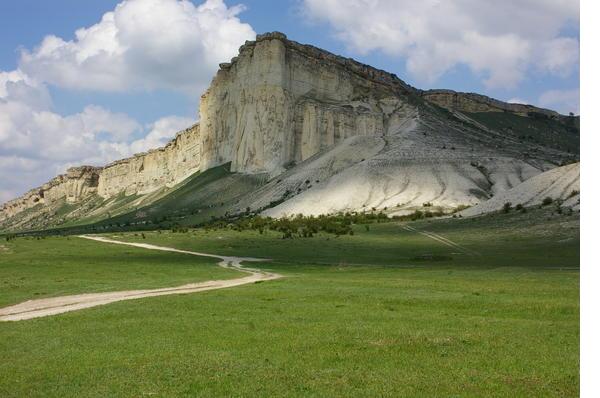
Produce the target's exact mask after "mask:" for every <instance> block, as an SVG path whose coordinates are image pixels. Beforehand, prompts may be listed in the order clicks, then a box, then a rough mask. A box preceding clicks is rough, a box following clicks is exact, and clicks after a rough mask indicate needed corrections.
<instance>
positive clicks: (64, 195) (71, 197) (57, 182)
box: [0, 166, 101, 220]
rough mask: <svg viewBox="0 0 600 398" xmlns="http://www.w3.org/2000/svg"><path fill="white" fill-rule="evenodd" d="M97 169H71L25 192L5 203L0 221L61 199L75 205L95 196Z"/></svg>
mask: <svg viewBox="0 0 600 398" xmlns="http://www.w3.org/2000/svg"><path fill="white" fill-rule="evenodd" d="M100 170H101V169H100V168H99V167H93V166H80V167H72V168H70V169H68V170H67V173H66V174H61V175H59V176H57V177H54V178H53V179H52V180H50V181H49V182H47V183H46V184H44V185H42V186H41V187H39V188H35V189H32V190H30V191H29V192H27V193H26V194H25V195H23V196H22V197H20V198H17V199H14V200H11V201H9V202H7V203H5V204H4V205H3V206H2V208H0V220H4V219H6V218H9V217H12V216H14V215H15V214H17V213H20V212H22V211H24V210H27V209H30V208H32V207H35V206H38V205H49V204H52V203H54V202H57V201H59V200H61V199H65V201H66V202H67V203H77V202H79V201H80V200H81V199H82V198H86V197H89V196H90V195H92V194H95V193H96V192H97V190H98V180H99V172H100Z"/></svg>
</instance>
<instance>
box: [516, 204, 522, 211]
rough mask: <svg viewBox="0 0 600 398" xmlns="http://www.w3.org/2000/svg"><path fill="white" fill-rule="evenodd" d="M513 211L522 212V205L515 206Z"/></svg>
mask: <svg viewBox="0 0 600 398" xmlns="http://www.w3.org/2000/svg"><path fill="white" fill-rule="evenodd" d="M515 210H518V211H521V210H523V205H522V204H521V203H519V204H518V205H516V206H515Z"/></svg>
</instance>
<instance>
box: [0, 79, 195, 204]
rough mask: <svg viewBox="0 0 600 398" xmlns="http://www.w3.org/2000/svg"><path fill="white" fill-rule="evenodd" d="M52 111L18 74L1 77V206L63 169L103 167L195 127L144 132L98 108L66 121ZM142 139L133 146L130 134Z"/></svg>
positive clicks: (175, 121) (168, 124)
mask: <svg viewBox="0 0 600 398" xmlns="http://www.w3.org/2000/svg"><path fill="white" fill-rule="evenodd" d="M40 98H42V99H43V100H40ZM51 105H52V104H51V100H50V96H49V95H48V90H47V88H46V87H45V86H44V85H43V84H39V83H37V82H36V81H35V80H33V79H31V78H30V77H28V76H27V75H26V74H24V73H23V72H22V71H20V70H15V71H11V72H2V71H0V203H2V202H4V201H6V200H8V199H11V198H13V197H15V196H17V195H18V194H22V193H24V192H25V191H27V190H29V189H31V188H33V187H35V186H39V185H41V184H42V183H44V182H46V181H48V180H49V179H50V178H52V177H54V176H55V175H57V174H60V173H63V172H64V171H65V170H66V169H67V168H68V167H71V166H76V165H82V164H91V165H104V164H106V163H108V162H111V161H113V160H116V159H121V158H124V157H127V156H130V155H132V154H133V153H136V152H141V151H146V150H148V149H150V148H153V147H159V146H161V145H163V144H164V143H165V142H166V141H168V140H169V139H171V138H172V137H173V136H174V135H175V133H176V132H177V131H179V130H181V129H184V128H185V127H188V126H189V125H191V124H192V123H193V122H194V121H193V119H190V118H185V117H179V116H168V117H164V118H161V119H158V120H157V121H156V122H154V123H151V124H149V125H148V126H145V128H144V127H143V126H142V125H141V124H140V123H139V122H138V121H136V120H135V119H133V118H131V117H129V116H128V115H126V114H123V113H116V112H111V111H110V110H108V109H105V108H103V107H100V106H97V105H88V106H86V107H85V108H84V109H83V110H82V111H81V112H78V113H74V114H71V115H67V116H63V115H59V114H57V113H55V112H53V111H52V109H51ZM144 133H145V136H144V138H141V139H138V140H134V138H133V137H134V134H135V135H139V134H144Z"/></svg>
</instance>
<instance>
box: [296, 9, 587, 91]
mask: <svg viewBox="0 0 600 398" xmlns="http://www.w3.org/2000/svg"><path fill="white" fill-rule="evenodd" d="M303 6H304V11H305V14H306V15H307V16H308V17H309V19H310V20H312V21H316V22H325V23H327V24H329V25H330V26H331V27H332V28H333V30H334V32H335V35H336V37H337V38H338V39H340V40H342V41H343V42H344V43H345V44H346V45H347V46H348V47H349V48H350V49H351V50H354V51H356V52H358V53H361V54H366V53H368V52H371V51H376V50H379V51H382V52H384V53H386V54H388V55H392V56H401V57H405V58H406V65H407V69H408V71H409V72H410V73H411V74H413V75H414V76H415V77H417V78H418V79H420V80H423V81H427V82H430V83H431V82H434V81H435V80H436V79H437V78H439V77H440V76H441V75H442V74H444V73H445V72H447V71H449V70H451V69H452V68H454V67H456V66H458V65H466V66H468V67H469V68H470V69H471V70H472V71H473V72H475V73H477V74H479V75H480V76H481V77H482V79H483V80H484V83H485V84H486V85H487V86H488V87H490V88H498V87H513V86H515V85H516V84H517V83H519V82H520V81H521V80H522V79H523V78H524V77H525V75H526V74H527V73H528V72H529V71H535V72H541V73H548V74H556V75H560V76H565V75H568V74H570V73H572V72H573V71H574V70H576V68H577V66H578V63H579V41H578V40H577V39H575V38H571V37H566V36H562V35H561V32H563V30H564V29H565V28H566V27H569V26H571V27H572V26H578V24H579V2H578V1H577V0H519V1H517V0H507V1H481V0H444V1H439V0H421V1H411V0H303Z"/></svg>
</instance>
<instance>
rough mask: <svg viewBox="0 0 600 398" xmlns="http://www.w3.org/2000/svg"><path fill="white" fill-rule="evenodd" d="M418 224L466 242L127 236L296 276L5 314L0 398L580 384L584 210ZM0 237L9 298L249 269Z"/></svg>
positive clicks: (0, 265)
mask: <svg viewBox="0 0 600 398" xmlns="http://www.w3.org/2000/svg"><path fill="white" fill-rule="evenodd" d="M410 225H411V226H413V227H415V228H417V229H418V230H425V231H430V232H435V233H438V234H440V235H442V236H444V237H446V238H449V239H451V240H452V241H454V242H456V243H457V244H458V245H459V246H460V247H461V249H457V248H456V247H454V246H447V245H445V244H442V243H440V242H439V241H436V240H433V239H431V238H429V237H427V236H424V235H421V234H418V233H415V232H411V231H407V230H405V229H404V228H403V226H404V224H400V223H392V222H389V223H382V224H371V225H370V227H369V230H368V231H367V230H366V228H365V227H364V226H360V225H359V226H354V229H355V235H354V236H342V237H338V238H335V237H333V236H332V235H319V236H316V237H314V238H306V239H293V240H282V239H281V238H280V234H278V233H274V232H267V233H265V234H264V235H260V234H258V233H257V232H235V231H229V230H217V231H204V230H193V231H190V232H188V233H166V232H164V231H163V232H162V233H160V234H159V233H146V239H142V237H141V235H138V236H135V235H134V234H125V233H124V234H116V236H119V235H120V236H119V239H122V240H131V241H143V242H146V243H156V244H161V245H164V246H171V247H179V248H185V249H189V250H199V251H204V252H214V253H219V254H238V255H243V256H257V257H268V258H271V259H273V261H272V262H268V263H264V264H261V265H260V267H261V268H264V269H269V270H275V271H276V272H279V273H281V274H283V275H284V276H285V277H284V278H282V279H279V280H275V281H268V282H262V283H257V284H253V285H246V286H240V287H236V288H232V289H225V290H217V291H211V292H204V293H196V294H190V295H182V296H165V297H155V298H148V299H142V300H133V301H127V302H121V303H115V304H111V305H107V306H102V307H96V308H92V309H88V310H83V311H78V312H71V313H67V314H62V315H59V316H52V317H47V318H38V319H33V320H29V321H22V322H15V323H0V360H1V361H2V364H3V365H2V366H1V367H0V396H3V397H13V396H14V397H16V396H33V397H36V396H40V397H41V396H44V397H47V396H56V397H65V396H128V397H129V396H161V397H162V396H252V397H253V396H319V397H321V396H360V397H362V396H473V397H480V396H508V395H510V396H524V397H531V396H577V395H578V393H579V272H578V267H579V229H578V228H579V222H578V219H577V216H566V215H553V214H551V212H550V211H549V210H539V211H530V212H528V213H527V214H520V213H511V214H508V215H493V216H487V217H481V218H477V219H446V220H429V221H420V222H416V223H411V224H410ZM2 245H3V247H4V249H2V250H3V251H2V252H1V253H0V276H1V278H2V281H3V282H2V283H4V280H6V278H7V275H8V276H9V277H10V280H11V281H12V282H10V283H12V284H17V281H20V282H18V284H20V285H19V286H20V287H19V288H14V289H13V290H10V291H7V292H5V291H4V290H3V291H2V293H1V295H0V299H1V300H2V302H3V303H12V302H16V301H21V300H23V299H26V298H36V297H37V296H34V295H33V294H34V293H35V292H42V293H44V294H46V295H58V294H65V293H68V292H74V291H92V290H98V289H99V290H105V289H106V288H108V287H110V288H114V289H121V288H130V287H135V286H137V287H139V286H141V285H146V284H148V285H153V286H158V285H162V286H168V285H169V284H178V283H181V282H184V281H192V280H197V278H200V279H201V278H203V277H206V278H211V279H212V278H213V277H217V276H218V277H219V278H221V279H222V278H225V277H233V276H235V275H237V274H233V273H228V271H227V270H222V269H219V268H217V267H216V266H214V262H213V261H212V260H203V259H199V258H195V257H192V256H189V257H192V258H187V257H186V256H180V255H178V254H175V253H159V252H152V251H147V252H144V251H143V250H142V249H134V248H121V247H119V246H112V245H103V244H101V243H97V242H87V241H83V240H76V239H75V238H70V239H67V238H52V239H50V238H48V239H45V240H34V239H25V238H18V239H16V240H14V241H10V242H6V243H5V242H2ZM475 252H476V253H475ZM144 256H147V259H143V257H144ZM11 257H13V258H17V259H18V262H16V261H13V260H9V258H11ZM159 257H160V258H159ZM38 258H39V259H38ZM56 258H58V259H60V261H54V260H55V259H56ZM51 264H62V265H61V267H63V268H62V269H61V268H58V269H55V268H53V266H52V265H51ZM148 264H149V265H148ZM197 265H199V266H197ZM253 266H255V265H254V264H253ZM44 267H46V268H45V269H44ZM65 269H67V270H68V274H69V275H71V278H70V279H71V283H69V286H68V288H67V289H65V288H64V287H63V286H62V285H61V282H58V280H59V279H60V278H62V277H63V274H64V273H65V272H64V270H65ZM79 269H81V271H82V273H81V274H79V273H78V272H77V271H78V270H79ZM92 269H93V270H94V271H92ZM118 271H120V272H121V273H120V274H119V275H118V276H115V275H114V273H115V272H118ZM141 272H146V273H147V275H146V276H144V277H142V276H141V275H140V274H141ZM213 272H214V273H227V274H218V275H216V274H212V273H213ZM208 273H210V276H209V275H208ZM23 277H24V278H25V279H22V280H21V279H20V278H23ZM188 277H189V279H188V280H186V278H188ZM42 286H43V287H44V289H43V291H41V290H42V289H41V287H42ZM29 294H31V295H32V296H31V297H26V296H27V295H29Z"/></svg>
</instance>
